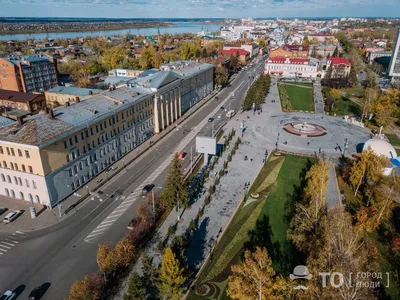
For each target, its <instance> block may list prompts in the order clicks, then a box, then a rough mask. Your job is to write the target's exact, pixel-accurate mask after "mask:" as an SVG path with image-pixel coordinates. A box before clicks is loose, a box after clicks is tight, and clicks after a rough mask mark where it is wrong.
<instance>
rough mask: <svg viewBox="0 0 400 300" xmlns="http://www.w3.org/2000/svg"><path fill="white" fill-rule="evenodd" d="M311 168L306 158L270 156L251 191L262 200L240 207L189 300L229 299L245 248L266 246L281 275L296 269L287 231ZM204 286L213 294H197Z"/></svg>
mask: <svg viewBox="0 0 400 300" xmlns="http://www.w3.org/2000/svg"><path fill="white" fill-rule="evenodd" d="M308 165H309V159H308V158H306V157H299V156H293V155H282V156H270V159H269V161H268V162H267V164H266V165H265V166H264V168H263V169H262V170H261V172H260V173H259V175H258V176H257V178H256V180H255V181H254V184H253V186H252V187H251V190H250V192H249V194H251V193H255V192H256V191H257V193H259V195H260V196H261V197H260V199H259V200H256V201H253V202H249V203H248V204H247V205H242V206H241V207H240V208H239V210H238V212H237V213H236V215H235V217H234V218H233V220H232V222H231V224H230V225H229V227H228V228H227V230H226V231H225V233H224V235H223V236H222V238H221V240H220V241H219V243H218V245H217V246H216V248H215V250H214V253H213V256H212V260H210V261H209V262H208V263H207V265H206V266H205V268H204V269H203V271H202V272H201V274H200V275H199V277H198V279H197V282H196V287H195V289H194V290H193V291H192V292H191V293H190V294H189V297H188V299H191V300H197V299H229V297H228V296H227V295H226V286H227V279H228V276H229V274H230V267H231V265H233V264H236V263H238V262H239V261H240V255H241V254H242V252H243V250H244V249H253V248H254V247H256V246H261V247H266V248H267V249H268V252H269V253H270V256H271V258H272V259H273V262H274V268H275V269H276V270H277V271H278V272H280V273H282V274H285V276H286V275H288V274H289V273H288V270H290V271H291V270H293V266H294V264H293V263H294V260H293V258H294V257H295V256H296V253H295V252H296V251H295V250H294V247H292V246H291V244H290V243H289V242H288V241H287V239H286V231H287V229H288V225H289V222H290V218H291V214H292V212H293V208H294V204H295V202H296V200H297V199H298V197H299V195H300V194H301V191H302V182H303V178H304V175H305V170H306V168H307V166H308ZM265 182H267V184H265ZM246 201H252V200H251V198H248V199H247V200H246ZM290 271H289V272H290ZM202 284H205V285H207V286H209V287H211V290H212V291H213V293H212V295H208V297H206V296H203V297H200V296H199V295H198V294H196V291H197V290H198V288H199V287H200V286H202ZM214 291H217V292H214Z"/></svg>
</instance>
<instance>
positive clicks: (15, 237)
mask: <svg viewBox="0 0 400 300" xmlns="http://www.w3.org/2000/svg"><path fill="white" fill-rule="evenodd" d="M24 238H26V234H25V233H24V232H22V231H15V232H14V233H13V234H12V235H9V236H7V237H5V238H3V239H1V240H0V257H1V256H2V255H4V254H6V253H7V252H8V251H12V249H13V248H14V247H15V246H16V245H18V244H19V243H20V242H22V241H23V239H24Z"/></svg>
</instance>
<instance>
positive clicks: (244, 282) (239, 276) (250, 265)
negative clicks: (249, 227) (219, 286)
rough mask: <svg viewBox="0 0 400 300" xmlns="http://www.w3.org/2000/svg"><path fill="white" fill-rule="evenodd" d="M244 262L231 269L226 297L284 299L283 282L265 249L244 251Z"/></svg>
mask: <svg viewBox="0 0 400 300" xmlns="http://www.w3.org/2000/svg"><path fill="white" fill-rule="evenodd" d="M244 257H245V259H244V262H243V263H242V264H238V265H234V266H232V267H231V269H232V273H233V274H232V275H231V276H229V278H228V282H229V283H228V289H227V295H228V296H229V297H231V298H233V299H239V300H241V299H258V300H267V299H268V300H269V299H271V300H273V299H284V297H283V291H284V290H285V288H286V287H285V281H284V280H283V278H282V277H280V276H278V275H276V273H275V271H274V269H273V268H272V260H271V258H270V257H269V255H268V253H267V250H266V249H265V248H259V247H257V248H256V250H255V251H254V252H253V253H251V252H250V251H249V250H246V251H245V254H244Z"/></svg>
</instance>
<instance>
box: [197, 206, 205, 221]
mask: <svg viewBox="0 0 400 300" xmlns="http://www.w3.org/2000/svg"><path fill="white" fill-rule="evenodd" d="M203 215H204V210H203V208H202V207H199V211H198V212H197V217H198V218H201V217H202V216H203Z"/></svg>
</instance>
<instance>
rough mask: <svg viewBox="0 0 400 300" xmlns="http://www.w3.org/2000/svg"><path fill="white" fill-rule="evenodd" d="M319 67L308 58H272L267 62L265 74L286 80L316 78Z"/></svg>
mask: <svg viewBox="0 0 400 300" xmlns="http://www.w3.org/2000/svg"><path fill="white" fill-rule="evenodd" d="M317 68H318V65H317V64H316V63H315V62H313V61H311V60H310V59H308V58H290V57H270V58H268V59H267V60H266V61H265V71H264V73H265V74H271V75H276V76H280V77H286V78H295V77H297V78H316V77H317Z"/></svg>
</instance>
